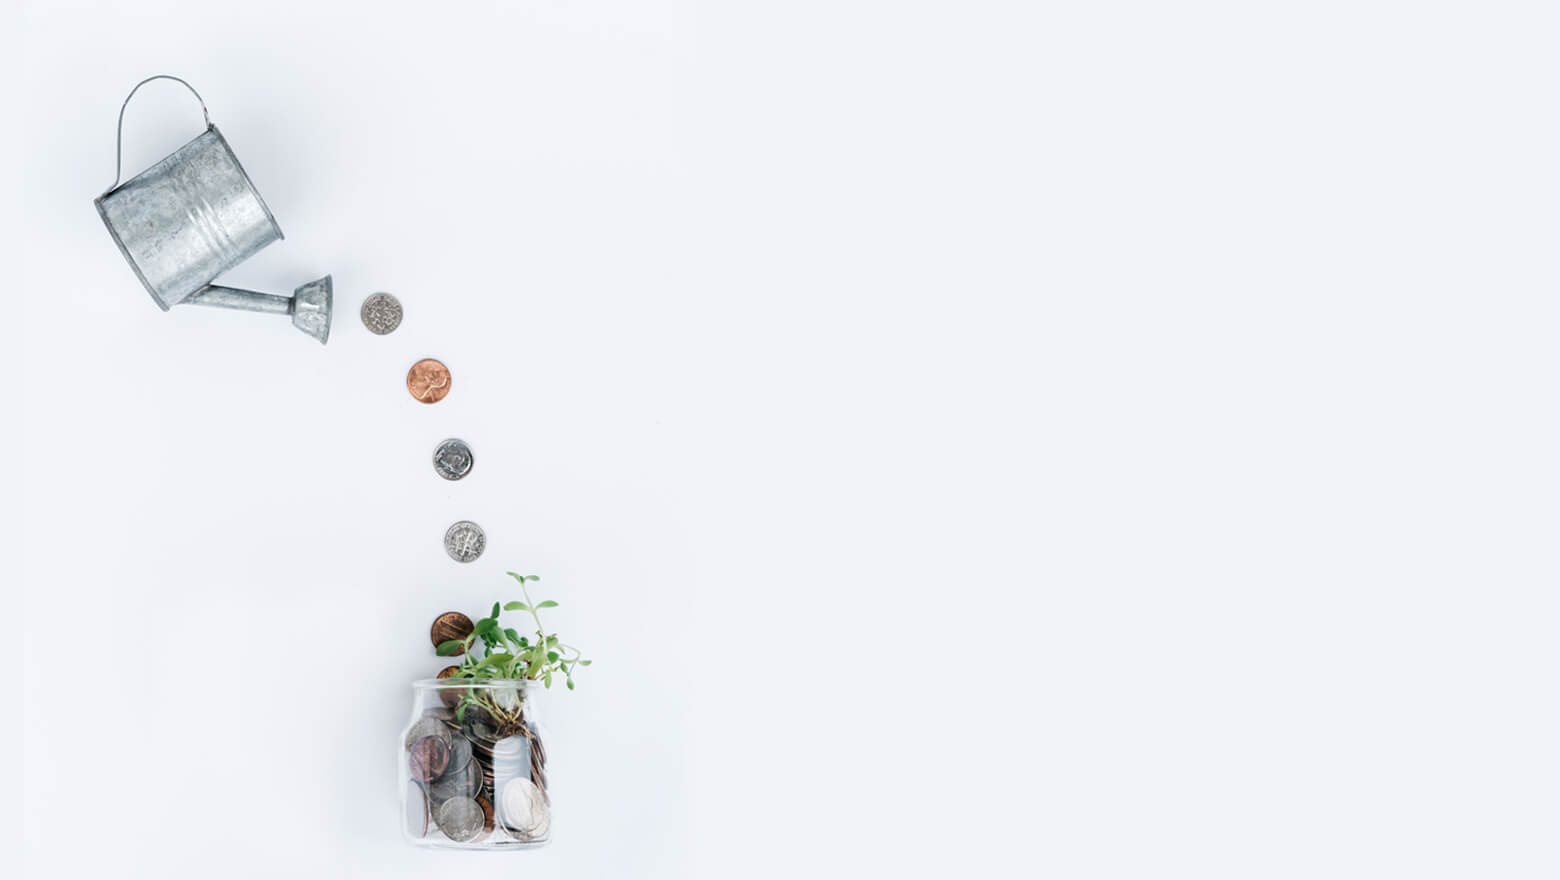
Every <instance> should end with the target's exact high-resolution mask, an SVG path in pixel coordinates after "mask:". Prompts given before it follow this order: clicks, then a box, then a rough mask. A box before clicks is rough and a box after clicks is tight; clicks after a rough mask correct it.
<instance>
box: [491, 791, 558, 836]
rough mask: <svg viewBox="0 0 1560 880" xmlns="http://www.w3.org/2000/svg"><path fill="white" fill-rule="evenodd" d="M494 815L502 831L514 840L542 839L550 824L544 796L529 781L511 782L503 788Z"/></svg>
mask: <svg viewBox="0 0 1560 880" xmlns="http://www.w3.org/2000/svg"><path fill="white" fill-rule="evenodd" d="M498 812H499V817H500V818H501V819H502V820H503V822H504V829H505V830H506V831H508V832H509V834H510V836H512V837H514V838H515V839H517V840H537V839H539V838H542V837H545V836H547V830H548V827H549V826H550V825H551V824H552V816H551V811H550V810H548V808H547V799H546V795H544V794H542V790H541V789H539V788H537V787H536V785H535V784H534V783H532V782H531V780H529V779H511V780H509V782H508V783H506V784H505V785H504V789H503V796H502V797H501V798H500V799H499V802H498Z"/></svg>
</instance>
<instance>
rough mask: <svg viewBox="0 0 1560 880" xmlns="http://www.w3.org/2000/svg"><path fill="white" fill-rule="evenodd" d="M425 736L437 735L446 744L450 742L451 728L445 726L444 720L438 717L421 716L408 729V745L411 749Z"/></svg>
mask: <svg viewBox="0 0 1560 880" xmlns="http://www.w3.org/2000/svg"><path fill="white" fill-rule="evenodd" d="M425 736H436V737H438V738H439V739H440V740H443V742H444V744H445V745H449V744H450V729H449V728H448V727H446V726H444V722H442V721H440V720H439V719H437V718H419V719H417V723H416V724H413V725H412V726H411V727H410V728H409V729H408V730H407V731H406V747H407V748H408V749H410V748H411V747H412V746H413V745H415V744H416V743H417V741H418V740H420V739H422V738H423V737H425Z"/></svg>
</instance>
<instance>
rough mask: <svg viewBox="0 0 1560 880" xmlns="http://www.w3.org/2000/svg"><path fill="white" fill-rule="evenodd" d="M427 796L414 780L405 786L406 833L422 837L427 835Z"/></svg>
mask: <svg viewBox="0 0 1560 880" xmlns="http://www.w3.org/2000/svg"><path fill="white" fill-rule="evenodd" d="M428 819H429V815H428V795H427V794H426V793H424V792H423V787H422V785H420V784H419V783H418V782H417V781H416V780H413V781H411V782H408V783H407V784H406V833H408V834H410V835H412V836H413V837H422V836H424V835H426V834H427V833H428Z"/></svg>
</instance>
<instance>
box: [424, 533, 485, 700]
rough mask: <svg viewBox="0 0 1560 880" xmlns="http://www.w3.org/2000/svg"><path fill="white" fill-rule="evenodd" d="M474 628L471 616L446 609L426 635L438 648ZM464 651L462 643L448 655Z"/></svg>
mask: <svg viewBox="0 0 1560 880" xmlns="http://www.w3.org/2000/svg"><path fill="white" fill-rule="evenodd" d="M456 525H459V523H456ZM446 540H448V537H446ZM479 552H480V551H479ZM475 628H476V624H474V623H472V622H471V618H469V617H467V616H466V615H464V614H461V613H460V612H459V611H446V612H444V613H443V614H440V615H439V616H438V617H435V618H434V619H433V628H432V629H430V630H429V631H428V637H429V638H431V639H433V647H434V648H438V647H439V646H440V645H442V644H444V643H445V642H456V641H461V640H463V639H465V638H466V636H469V635H471V631H472V630H473V629H475ZM464 653H466V648H465V646H464V645H462V646H461V648H460V650H458V651H456V652H455V653H454V654H452V655H450V656H452V657H458V656H460V655H461V654H464ZM440 678H443V676H442V675H441V676H440Z"/></svg>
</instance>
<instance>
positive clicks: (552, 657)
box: [547, 651, 558, 663]
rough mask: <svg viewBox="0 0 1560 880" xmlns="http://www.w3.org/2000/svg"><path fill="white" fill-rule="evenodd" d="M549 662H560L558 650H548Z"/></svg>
mask: <svg viewBox="0 0 1560 880" xmlns="http://www.w3.org/2000/svg"><path fill="white" fill-rule="evenodd" d="M547 662H548V663H557V662H558V652H557V651H548V652H547Z"/></svg>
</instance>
